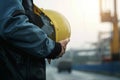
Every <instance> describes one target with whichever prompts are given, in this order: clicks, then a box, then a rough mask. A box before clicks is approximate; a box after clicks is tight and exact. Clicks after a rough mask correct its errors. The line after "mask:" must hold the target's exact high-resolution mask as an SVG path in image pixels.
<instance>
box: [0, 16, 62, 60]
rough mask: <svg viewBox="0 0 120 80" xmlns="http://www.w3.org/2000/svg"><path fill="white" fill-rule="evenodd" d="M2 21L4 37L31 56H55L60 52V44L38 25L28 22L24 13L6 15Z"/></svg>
mask: <svg viewBox="0 0 120 80" xmlns="http://www.w3.org/2000/svg"><path fill="white" fill-rule="evenodd" d="M3 23H4V24H3V25H2V30H3V36H4V39H5V40H6V41H9V42H10V43H12V44H13V45H14V46H16V47H19V48H21V49H22V50H23V51H25V52H27V53H29V54H31V55H33V56H37V57H41V58H56V57H57V56H58V55H59V53H60V52H61V45H60V44H59V43H57V42H54V41H53V40H51V39H50V38H49V37H48V36H47V35H46V34H45V33H44V31H42V30H41V29H40V28H39V27H38V26H36V25H34V24H32V23H30V22H29V19H28V17H27V16H26V15H24V14H19V15H15V16H10V17H7V18H6V19H4V20H3Z"/></svg>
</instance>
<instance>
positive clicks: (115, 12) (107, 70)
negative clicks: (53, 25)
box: [34, 0, 120, 80]
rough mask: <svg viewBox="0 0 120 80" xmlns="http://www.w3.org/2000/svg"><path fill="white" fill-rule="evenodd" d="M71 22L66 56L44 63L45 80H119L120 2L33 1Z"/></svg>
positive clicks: (96, 0) (101, 0)
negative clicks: (45, 66) (45, 64)
mask: <svg viewBox="0 0 120 80" xmlns="http://www.w3.org/2000/svg"><path fill="white" fill-rule="evenodd" d="M34 3H35V4H36V5H37V6H38V7H39V8H44V9H52V10H55V11H58V12H60V13H62V14H63V15H64V16H65V17H66V18H67V19H68V21H69V22H70V25H71V37H70V42H69V44H68V46H67V50H66V54H65V55H64V56H63V57H62V58H60V59H56V60H52V62H51V64H48V63H47V70H46V72H47V80H120V9H119V8H120V0H34Z"/></svg>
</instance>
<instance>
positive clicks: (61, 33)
mask: <svg viewBox="0 0 120 80" xmlns="http://www.w3.org/2000/svg"><path fill="white" fill-rule="evenodd" d="M38 11H39V13H40V16H42V17H41V18H43V22H45V24H47V23H48V24H47V26H48V27H49V28H44V27H43V29H44V30H45V32H46V33H48V36H49V37H50V38H52V39H53V40H54V41H57V42H58V41H60V40H63V39H66V38H69V37H70V35H71V30H70V24H69V22H68V20H67V19H66V18H65V16H63V15H62V14H61V13H59V12H57V11H54V10H48V9H39V10H37V12H36V11H35V12H36V14H38ZM46 20H47V21H46Z"/></svg>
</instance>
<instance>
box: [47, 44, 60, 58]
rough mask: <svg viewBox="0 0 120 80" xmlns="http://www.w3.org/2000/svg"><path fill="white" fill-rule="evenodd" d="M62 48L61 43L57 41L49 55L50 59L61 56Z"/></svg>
mask: <svg viewBox="0 0 120 80" xmlns="http://www.w3.org/2000/svg"><path fill="white" fill-rule="evenodd" d="M61 50H62V47H61V44H60V43H57V42H56V43H55V47H54V49H53V50H52V52H51V53H50V54H49V55H48V56H47V58H48V59H55V58H57V57H58V56H59V54H60V52H61Z"/></svg>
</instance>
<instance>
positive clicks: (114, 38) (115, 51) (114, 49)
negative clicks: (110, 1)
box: [111, 0, 119, 61]
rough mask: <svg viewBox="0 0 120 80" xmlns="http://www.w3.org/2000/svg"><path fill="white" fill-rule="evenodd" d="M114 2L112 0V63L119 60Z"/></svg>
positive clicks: (117, 29)
mask: <svg viewBox="0 0 120 80" xmlns="http://www.w3.org/2000/svg"><path fill="white" fill-rule="evenodd" d="M116 3H117V2H116V0H114V16H113V19H112V23H113V36H112V42H111V55H112V61H118V60H119V28H118V16H117V7H116Z"/></svg>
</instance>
